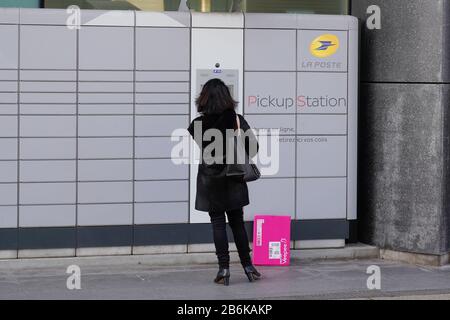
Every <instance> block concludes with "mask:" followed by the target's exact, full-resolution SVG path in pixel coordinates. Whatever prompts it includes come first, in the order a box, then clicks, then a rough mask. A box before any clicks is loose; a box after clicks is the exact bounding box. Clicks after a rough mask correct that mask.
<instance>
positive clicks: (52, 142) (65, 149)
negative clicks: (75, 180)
mask: <svg viewBox="0 0 450 320" xmlns="http://www.w3.org/2000/svg"><path fill="white" fill-rule="evenodd" d="M0 141H1V140H0ZM76 150H77V148H76V139H75V138H54V139H48V138H20V159H75V157H76ZM16 157H17V155H16Z"/></svg>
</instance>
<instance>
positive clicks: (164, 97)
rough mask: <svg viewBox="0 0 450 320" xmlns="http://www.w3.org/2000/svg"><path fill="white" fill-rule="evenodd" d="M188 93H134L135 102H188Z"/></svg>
mask: <svg viewBox="0 0 450 320" xmlns="http://www.w3.org/2000/svg"><path fill="white" fill-rule="evenodd" d="M188 102H189V94H188V93H136V103H188Z"/></svg>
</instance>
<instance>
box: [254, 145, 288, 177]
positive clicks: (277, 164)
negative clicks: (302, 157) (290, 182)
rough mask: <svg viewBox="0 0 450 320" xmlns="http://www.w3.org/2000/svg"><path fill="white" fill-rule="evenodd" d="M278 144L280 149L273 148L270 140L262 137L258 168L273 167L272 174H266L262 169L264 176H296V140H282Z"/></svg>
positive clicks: (257, 160) (257, 161)
mask: <svg viewBox="0 0 450 320" xmlns="http://www.w3.org/2000/svg"><path fill="white" fill-rule="evenodd" d="M278 146H279V149H276V148H273V149H272V144H271V143H270V140H268V141H267V142H266V141H264V139H260V142H259V150H258V157H257V158H256V164H257V165H258V168H259V169H260V170H263V169H264V168H267V169H268V170H269V169H270V168H273V169H271V170H269V172H270V174H266V175H265V174H264V171H262V174H263V177H269V178H273V177H278V178H293V177H295V161H293V159H295V142H292V141H280V142H279V144H278ZM278 151H279V153H278V154H277V152H278ZM276 169H278V170H276Z"/></svg>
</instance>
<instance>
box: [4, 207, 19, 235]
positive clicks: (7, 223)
mask: <svg viewBox="0 0 450 320" xmlns="http://www.w3.org/2000/svg"><path fill="white" fill-rule="evenodd" d="M0 228H17V206H0ZM0 242H1V241H0Z"/></svg>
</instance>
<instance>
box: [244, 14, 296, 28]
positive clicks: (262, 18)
mask: <svg viewBox="0 0 450 320" xmlns="http://www.w3.org/2000/svg"><path fill="white" fill-rule="evenodd" d="M244 17H245V18H244V22H245V28H269V29H297V15H296V14H295V13H292V14H286V13H244Z"/></svg>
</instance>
